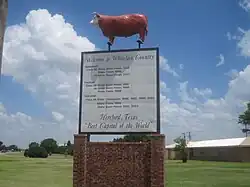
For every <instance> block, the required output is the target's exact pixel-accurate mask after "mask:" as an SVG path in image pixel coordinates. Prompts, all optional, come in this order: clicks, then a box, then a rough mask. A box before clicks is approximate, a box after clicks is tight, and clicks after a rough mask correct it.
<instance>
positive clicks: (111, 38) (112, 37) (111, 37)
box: [108, 36, 115, 45]
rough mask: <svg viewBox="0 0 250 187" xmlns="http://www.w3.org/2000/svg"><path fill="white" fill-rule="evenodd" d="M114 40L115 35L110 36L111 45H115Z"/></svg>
mask: <svg viewBox="0 0 250 187" xmlns="http://www.w3.org/2000/svg"><path fill="white" fill-rule="evenodd" d="M114 40H115V37H114V36H109V42H108V43H109V44H110V45H113V43H114Z"/></svg>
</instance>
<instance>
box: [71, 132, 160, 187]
mask: <svg viewBox="0 0 250 187" xmlns="http://www.w3.org/2000/svg"><path fill="white" fill-rule="evenodd" d="M154 136H155V138H153V139H152V140H150V141H147V142H141V143H139V142H88V141H87V136H86V135H75V136H74V162H73V187H164V154H165V136H164V135H154Z"/></svg>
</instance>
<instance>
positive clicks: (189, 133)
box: [188, 132, 191, 141]
mask: <svg viewBox="0 0 250 187" xmlns="http://www.w3.org/2000/svg"><path fill="white" fill-rule="evenodd" d="M188 141H191V132H188Z"/></svg>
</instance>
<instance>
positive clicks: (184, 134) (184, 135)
mask: <svg viewBox="0 0 250 187" xmlns="http://www.w3.org/2000/svg"><path fill="white" fill-rule="evenodd" d="M182 134H183V138H184V140H186V133H185V132H184V133H182Z"/></svg>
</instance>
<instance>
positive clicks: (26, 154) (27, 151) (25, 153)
mask: <svg viewBox="0 0 250 187" xmlns="http://www.w3.org/2000/svg"><path fill="white" fill-rule="evenodd" d="M23 155H24V156H25V157H28V156H29V149H25V151H24V153H23Z"/></svg>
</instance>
